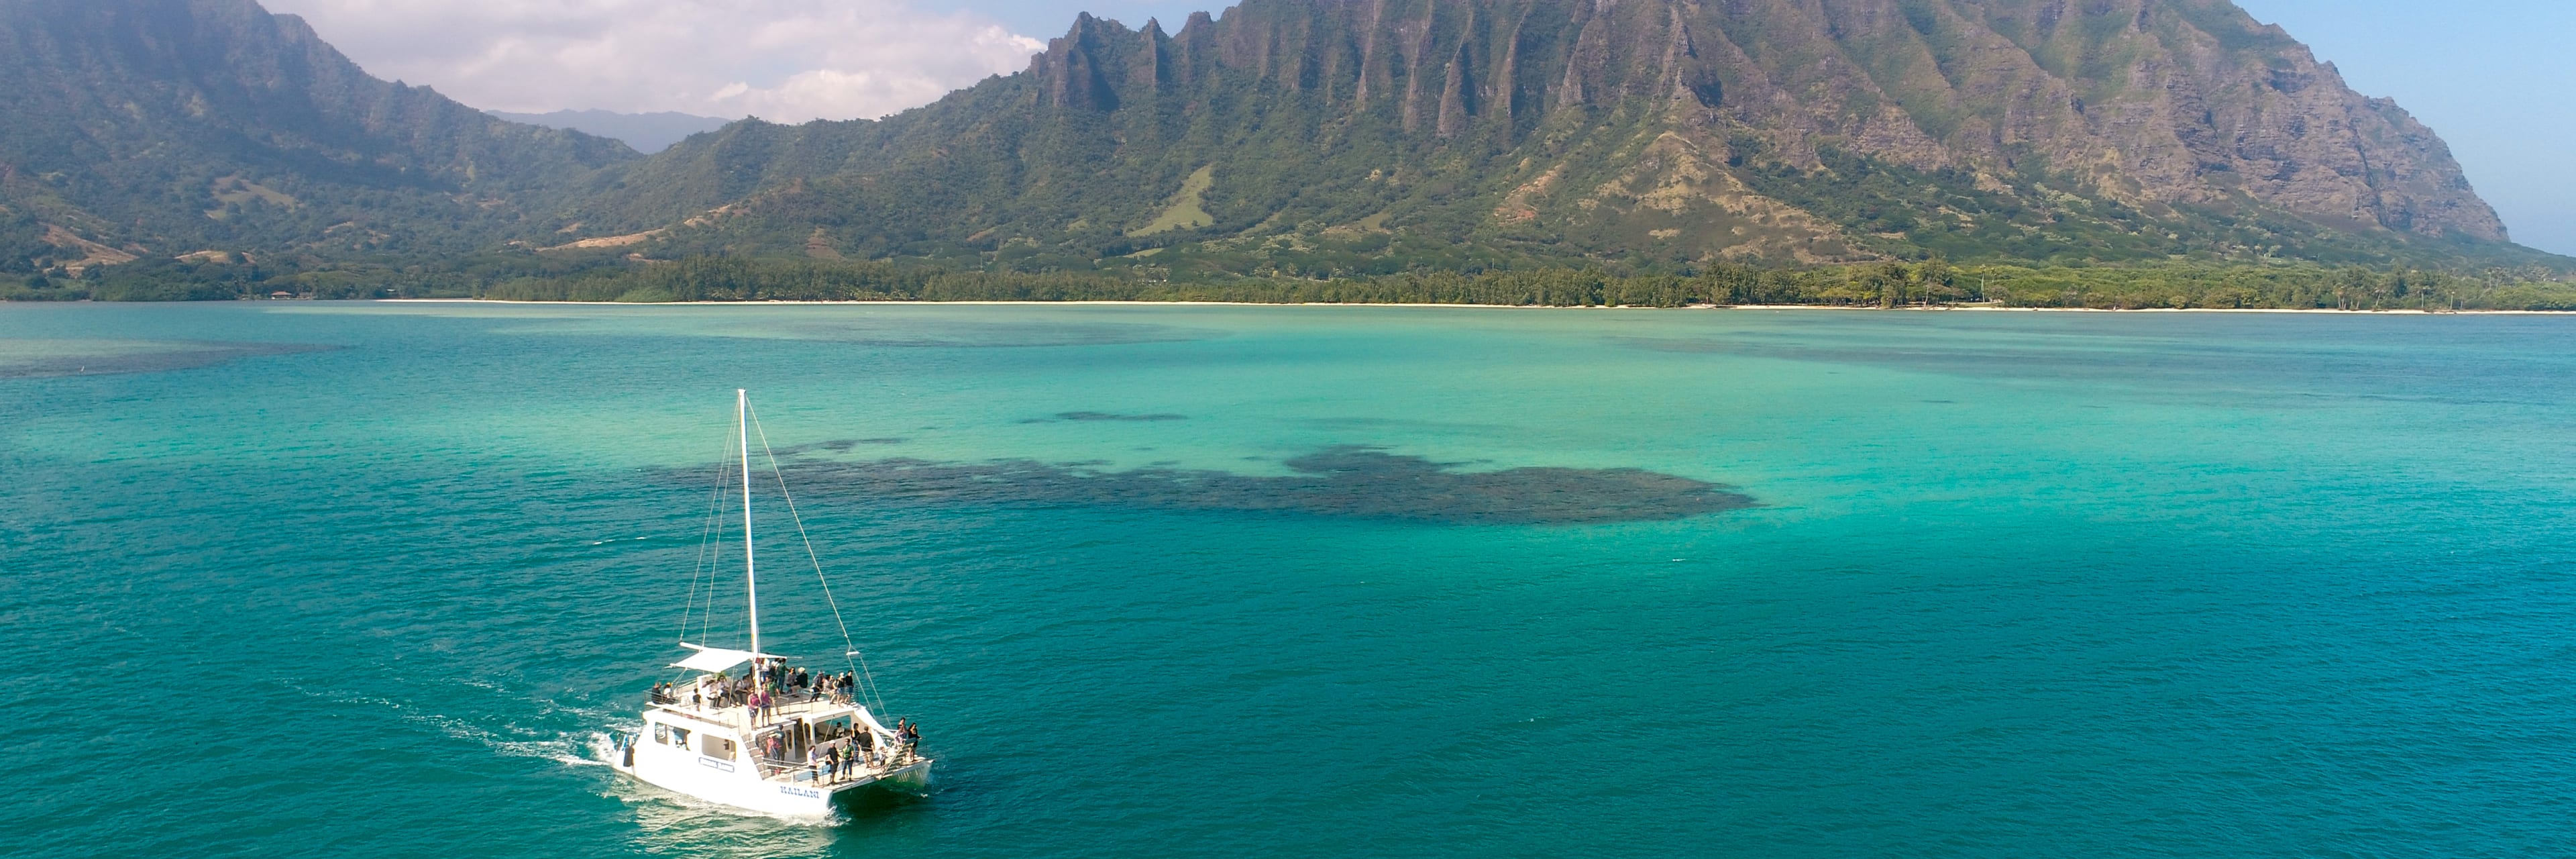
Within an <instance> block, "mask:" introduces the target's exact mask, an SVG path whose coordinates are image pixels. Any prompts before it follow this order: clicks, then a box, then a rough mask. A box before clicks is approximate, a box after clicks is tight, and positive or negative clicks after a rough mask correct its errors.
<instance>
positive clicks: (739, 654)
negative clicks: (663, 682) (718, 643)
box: [671, 641, 778, 673]
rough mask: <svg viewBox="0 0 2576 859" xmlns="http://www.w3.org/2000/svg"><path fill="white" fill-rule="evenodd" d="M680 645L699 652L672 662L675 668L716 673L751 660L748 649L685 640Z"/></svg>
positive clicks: (762, 655)
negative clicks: (713, 645) (707, 645)
mask: <svg viewBox="0 0 2576 859" xmlns="http://www.w3.org/2000/svg"><path fill="white" fill-rule="evenodd" d="M680 646H681V647H686V648H690V649H693V650H696V651H697V652H696V653H693V654H690V655H689V658H687V659H683V660H680V661H678V662H674V663H671V667H673V668H687V669H690V670H693V671H705V672H709V673H714V672H717V671H730V670H732V669H733V667H734V666H737V665H741V664H743V663H745V662H750V661H751V651H748V650H732V649H728V648H723V647H706V646H703V645H696V644H690V643H688V642H685V641H684V642H681V643H680ZM761 657H762V658H766V659H776V658H778V654H775V653H763V654H761Z"/></svg>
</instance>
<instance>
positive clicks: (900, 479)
mask: <svg viewBox="0 0 2576 859" xmlns="http://www.w3.org/2000/svg"><path fill="white" fill-rule="evenodd" d="M1284 464H1285V465H1287V466H1288V468H1289V469H1290V470H1292V471H1294V472H1296V473H1294V474H1289V475H1279V476H1262V475H1245V474H1235V473H1232V472H1227V471H1214V470H1202V469H1182V468H1170V467H1163V466H1148V467H1145V468H1139V469H1134V470H1130V471H1103V470H1099V469H1097V468H1094V467H1092V466H1093V465H1097V463H1093V464H1051V463H1043V462H1036V461H1032V460H1004V461H996V462H981V463H948V462H931V461H927V460H920V459H885V460H874V461H847V460H830V459H799V460H796V461H793V462H788V463H784V464H783V465H784V468H785V469H786V471H787V472H788V473H789V474H788V479H789V482H790V483H792V484H794V485H795V486H796V487H797V488H798V492H799V493H800V494H810V495H814V496H817V497H821V496H842V497H857V498H871V499H880V500H886V501H892V502H895V503H902V504H923V505H942V506H947V505H977V504H1061V505H1099V506H1123V507H1142V508H1154V509H1166V510H1234V511H1247V512H1264V511H1271V512H1281V513H1301V514H1308V515H1315V516H1333V517H1346V518H1358V519H1389V520H1402V521H1415V522H1434V523H1442V524H1459V525H1573V524H1592V523H1606V522H1648V521H1665V520H1673V519H1684V518H1689V517H1692V516H1699V515H1703V514H1708V513H1718V512H1724V511H1728V510H1738V509H1742V508H1746V507H1752V506H1755V501H1754V500H1753V498H1752V497H1751V496H1747V495H1745V494H1743V493H1741V492H1737V491H1735V490H1734V488H1733V487H1729V486H1725V485H1721V484H1715V483H1709V482H1705V481H1700V480H1693V479H1690V478H1687V477H1679V476H1675V475H1670V474H1660V473H1656V472H1652V471H1646V470H1643V469H1635V468H1590V469H1587V468H1512V469H1505V470H1501V471H1456V470H1453V469H1454V468H1455V465H1454V464H1450V463H1438V462H1432V461H1430V460H1427V459H1423V458H1421V457H1417V456H1398V455H1395V454H1390V453H1386V452H1384V451H1380V450H1376V449H1373V448H1367V447H1335V448H1329V449H1325V450H1321V451H1317V452H1314V453H1309V454H1306V455H1303V456H1298V457H1295V458H1293V459H1289V460H1287V461H1286V462H1285V463H1284Z"/></svg>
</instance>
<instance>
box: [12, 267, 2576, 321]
mask: <svg viewBox="0 0 2576 859" xmlns="http://www.w3.org/2000/svg"><path fill="white" fill-rule="evenodd" d="M1139 271H1140V270H1138V269H1130V270H1125V271H1082V272H1065V271H1058V272H1042V273H1030V272H1015V271H997V270H980V269H958V268H944V267H940V266H935V265H923V264H905V263H893V262H851V261H839V260H815V259H784V258H782V259H771V260H755V259H747V258H740V257H717V256H701V257H690V258H687V259H682V260H678V261H674V262H667V263H634V262H631V261H626V260H622V259H619V258H615V257H609V256H604V255H603V256H596V257H591V258H587V259H579V260H568V259H561V258H556V257H552V256H549V255H538V254H530V253H519V254H494V255H487V256H483V257H476V258H472V259H470V260H466V261H464V262H462V263H460V264H458V265H456V266H453V267H450V268H447V269H443V270H426V269H420V268H413V269H397V268H391V267H380V268H373V269H352V268H325V269H320V270H310V271H301V270H296V269H294V268H293V267H292V266H283V265H266V264H257V263H245V264H230V265H227V264H221V263H187V262H178V261H166V262H150V263H135V264H131V265H125V266H114V267H107V268H100V269H92V270H91V271H90V272H89V273H87V274H86V276H84V277H80V278H67V277H61V276H59V275H56V276H46V275H34V276H30V277H27V278H25V279H24V280H23V281H13V282H5V283H0V298H6V299H10V300H78V299H102V300H162V301H171V300H192V299H195V300H202V299H229V298H262V297H268V296H270V295H272V294H274V293H279V292H283V293H288V294H290V295H293V296H295V297H299V298H391V297H415V298H417V297H450V298H462V297H477V298H486V299H493V300H503V301H598V302H632V303H653V302H672V301H1228V302H1246V303H1268V304H1308V303H1312V304H1353V303H1369V304H1479V305H1503V306H1547V307H1619V306H1628V307H1684V306H1691V305H1705V304H1719V305H1747V304H1771V305H1819V306H1838V307H1926V306H1959V305H1982V306H2000V307H2049V308H2092V309H2102V310H2137V309H2152V308H2174V309H2327V310H2432V311H2443V310H2548V311H2576V283H2571V282H2569V280H2568V279H2567V278H2566V276H2565V275H2562V274H2556V273H2553V272H2550V271H2548V270H2545V269H2526V270H2519V271H2512V270H2504V269H2493V270H2488V271H2484V272H2478V273H2474V274H2466V273H2452V272H2441V271H2422V270H2413V269H2371V268H2363V267H2343V268H2333V267H2326V266H2320V265H2307V264H2301V265H2278V266H2264V267H2258V266H2211V265H2196V264H2179V263H2177V264H2165V265H2147V266H2093V267H2078V266H2053V267H2029V266H2018V265H1963V266H1953V265H1951V264H1950V263H1948V262H1946V261H1944V260H1939V259H1934V260H1929V261H1925V262H1920V263H1895V262H1889V263H1870V264H1859V265H1842V266H1819V267H1810V268H1795V269H1792V268H1762V267H1755V266H1743V265H1713V266H1706V267H1699V268H1690V269H1681V270H1675V271H1668V272H1640V271H1627V270H1620V269H1615V268H1609V267H1588V268H1575V267H1563V266H1545V267H1532V268H1520V269H1504V270H1488V271H1480V272H1473V273H1468V272H1460V271H1452V270H1420V271H1408V272H1397V273H1391V274H1377V275H1363V276H1355V277H1337V278H1302V277H1226V278H1209V279H1189V280H1180V281H1174V280H1168V279H1162V278H1157V277H1151V276H1147V275H1145V274H1140V273H1139ZM1142 271H1144V272H1146V273H1147V274H1150V273H1151V272H1152V270H1151V269H1142Z"/></svg>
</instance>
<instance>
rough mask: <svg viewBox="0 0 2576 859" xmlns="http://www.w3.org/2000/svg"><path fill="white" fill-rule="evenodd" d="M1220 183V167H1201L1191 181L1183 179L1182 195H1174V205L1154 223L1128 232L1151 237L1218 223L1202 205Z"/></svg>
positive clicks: (1157, 217) (1131, 234)
mask: <svg viewBox="0 0 2576 859" xmlns="http://www.w3.org/2000/svg"><path fill="white" fill-rule="evenodd" d="M1213 184H1216V165H1214V164H1210V165H1207V166H1204V167H1200V168H1199V169H1198V171H1197V172H1194V173H1191V174H1190V178H1188V179H1184V180H1181V192H1180V193H1179V194H1175V195H1173V196H1172V205H1171V206H1170V207H1169V208H1166V209H1164V210H1163V213H1162V214H1160V215H1157V216H1155V217H1154V222H1153V223H1150V224H1146V225H1144V226H1142V227H1138V228H1136V229H1134V230H1130V231H1128V233H1127V235H1129V236H1150V235H1153V234H1155V233H1161V232H1168V231H1171V230H1195V229H1199V228H1201V227H1206V226H1209V225H1212V224H1215V223H1216V216H1214V215H1210V214H1208V212H1207V207H1206V206H1204V205H1202V203H1203V199H1202V198H1204V197H1206V196H1207V190H1208V186H1210V185H1213Z"/></svg>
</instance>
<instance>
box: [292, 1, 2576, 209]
mask: <svg viewBox="0 0 2576 859" xmlns="http://www.w3.org/2000/svg"><path fill="white" fill-rule="evenodd" d="M263 2H264V4H265V5H266V6H268V8H269V9H270V10H271V11H276V12H289V13H294V14H299V15H302V16H304V17H305V19H306V20H308V21H310V22H311V23H312V24H313V27H314V29H315V30H317V31H320V33H321V34H322V37H323V38H324V39H326V40H328V41H330V42H331V43H332V44H333V45H336V46H338V47H339V48H340V50H341V51H342V52H344V53H347V54H348V55H349V56H350V57H351V58H352V59H355V60H357V61H358V63H359V64H360V65H363V66H365V67H366V68H367V70H368V71H369V72H372V73H374V74H376V75H377V76H379V77H385V78H393V79H398V80H402V81H406V82H409V83H413V84H426V85H430V86H434V87H437V88H438V90H439V91H440V92H443V93H446V94H447V95H449V96H451V97H454V98H456V99H457V100H458V101H462V102H465V103H466V104H470V105H473V106H475V107H481V108H487V109H492V110H508V111H524V112H530V113H542V112H545V111H551V110H559V109H567V108H571V109H580V108H599V109H606V110H618V111H628V112H648V111H663V110H672V111H681V112H685V113H694V114H700V115H704V116H719V117H740V116H758V117H761V118H763V119H768V120H773V121H779V122H803V121H806V120H809V119H855V118H866V117H876V116H883V115H885V114H888V113H893V112H895V111H899V110H903V109H905V108H909V107H915V106H918V105H922V104H927V103H929V102H931V101H932V100H934V99H937V98H938V97H939V96H941V95H942V94H945V93H947V92H948V91H950V90H953V89H957V88H959V87H963V86H967V85H969V84H972V83H974V82H975V81H977V80H981V79H983V78H985V77H987V76H990V75H996V74H1009V73H1011V72H1015V71H1019V70H1021V69H1023V68H1026V67H1027V66H1028V61H1029V55H1030V54H1031V53H1034V52H1036V51H1039V50H1042V49H1044V48H1045V46H1046V41H1045V40H1046V39H1047V38H1049V37H1052V36H1058V35H1062V34H1063V33H1064V31H1065V29H1066V28H1067V27H1068V26H1070V25H1071V23H1072V21H1073V16H1074V13H1075V12H1078V11H1086V10H1087V11H1089V12H1091V13H1092V14H1094V15H1098V16H1100V17H1104V18H1114V19H1118V20H1120V21H1124V22H1126V23H1128V24H1130V25H1141V24H1143V23H1144V21H1145V19H1147V18H1160V19H1161V20H1162V21H1163V22H1164V24H1165V26H1166V27H1167V28H1175V29H1176V28H1178V27H1179V26H1180V24H1181V22H1182V21H1184V20H1186V19H1187V18H1188V16H1189V13H1190V11H1191V10H1193V9H1209V10H1211V11H1214V8H1215V6H1214V5H1213V4H1210V3H1204V2H1200V3H1192V2H1166V0H950V2H944V3H936V2H913V0H263ZM2238 5H2241V6H2244V7H2245V8H2246V10H2247V11H2249V12H2252V13H2253V14H2254V17H2256V18H2258V19H2261V20H2263V21H2266V22H2270V23H2275V24H2279V25H2281V26H2282V27H2283V28H2285V29H2287V30H2289V31H2290V35H2292V36H2295V37H2297V38H2298V39H2299V40H2301V41H2304V42H2306V43H2308V45H2309V46H2310V47H2312V48H2314V49H2315V50H2316V53H2317V56H2318V58H2319V59H2323V60H2326V61H2328V62H2332V63H2334V64H2335V65H2336V67H2337V68H2339V69H2341V70H2342V71H2343V74H2344V77H2345V79H2346V80H2347V81H2349V82H2350V83H2351V84H2352V86H2353V88H2354V89H2356V90H2359V91H2360V92H2361V93H2362V94H2364V95H2371V96H2390V97H2394V98H2396V99H2397V102H2398V104H2399V105H2401V106H2403V107H2405V108H2406V109H2407V110H2409V111H2411V112H2413V113H2414V114H2415V116H2416V118H2417V119H2420V120H2423V121H2424V123H2425V124H2426V125H2430V126H2432V128H2433V130H2434V131H2436V132H2439V133H2440V134H2441V135H2442V137H2443V139H2444V140H2447V141H2449V142H2450V144H2451V149H2452V152H2453V154H2454V155H2456V156H2458V158H2459V159H2460V162H2461V164H2462V165H2463V166H2464V167H2466V168H2467V170H2468V174H2469V181H2470V182H2471V183H2472V184H2474V185H2475V186H2476V187H2477V189H2478V192H2479V194H2480V195H2481V196H2484V197H2485V198H2486V199H2487V201H2488V202H2490V203H2492V204H2494V205H2495V207H2496V210H2497V212H2498V213H2499V214H2501V215H2503V216H2504V220H2505V225H2506V227H2507V228H2508V229H2509V230H2511V231H2512V233H2513V237H2514V239H2515V240H2516V241H2519V242H2521V243H2523V244H2526V245H2530V246H2532V247H2536V248H2540V249H2542V250H2548V251H2555V252H2558V253H2563V254H2576V159H2572V158H2570V157H2568V155H2567V153H2568V152H2570V151H2576V146H2571V145H2570V144H2569V143H2568V142H2567V141H2570V140H2576V59H2571V56H2576V54H2571V53H2570V52H2569V50H2568V48H2567V47H2566V45H2565V43H2566V41H2567V39H2568V37H2569V36H2570V35H2571V34H2576V3H2571V2H2568V0H2238Z"/></svg>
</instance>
